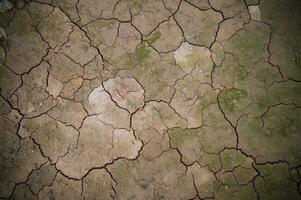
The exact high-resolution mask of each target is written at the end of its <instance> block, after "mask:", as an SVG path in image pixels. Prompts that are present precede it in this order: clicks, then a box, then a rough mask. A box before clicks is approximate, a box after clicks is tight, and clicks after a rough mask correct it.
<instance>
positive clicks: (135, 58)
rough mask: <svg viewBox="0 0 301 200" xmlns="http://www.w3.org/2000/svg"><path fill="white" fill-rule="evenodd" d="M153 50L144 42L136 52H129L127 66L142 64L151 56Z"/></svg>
mask: <svg viewBox="0 0 301 200" xmlns="http://www.w3.org/2000/svg"><path fill="white" fill-rule="evenodd" d="M150 53H151V50H150V49H149V47H148V46H147V44H146V43H142V44H141V45H140V46H139V47H138V48H137V49H136V51H135V52H134V53H130V54H129V58H128V60H127V62H126V65H127V66H130V67H133V66H135V65H137V64H141V63H142V62H144V61H145V60H146V59H147V58H148V57H149V56H150Z"/></svg>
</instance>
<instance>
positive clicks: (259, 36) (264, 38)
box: [227, 22, 270, 67]
mask: <svg viewBox="0 0 301 200" xmlns="http://www.w3.org/2000/svg"><path fill="white" fill-rule="evenodd" d="M269 35H270V32H269V28H268V26H267V25H264V24H260V23H255V22H251V23H250V24H248V25H246V26H245V27H244V29H242V30H241V31H240V32H238V33H237V34H236V35H235V36H234V37H233V38H231V39H230V41H229V43H227V44H228V45H227V49H230V51H231V52H232V53H233V54H234V55H235V57H236V58H237V60H238V62H239V63H240V64H241V65H242V66H245V67H249V66H252V65H254V64H255V63H256V62H258V61H259V60H260V59H262V58H265V57H266V56H267V55H268V50H267V47H268V43H269Z"/></svg>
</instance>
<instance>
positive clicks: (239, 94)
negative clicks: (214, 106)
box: [220, 88, 248, 112]
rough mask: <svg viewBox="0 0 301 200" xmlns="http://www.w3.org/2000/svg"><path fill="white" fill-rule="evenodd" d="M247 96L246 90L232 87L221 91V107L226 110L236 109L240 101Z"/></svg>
mask: <svg viewBox="0 0 301 200" xmlns="http://www.w3.org/2000/svg"><path fill="white" fill-rule="evenodd" d="M247 96H248V93H247V91H245V90H242V89H236V88H234V89H231V90H228V91H226V92H225V93H223V94H222V96H221V97H220V98H221V103H222V105H223V107H224V108H225V109H226V110H227V111H229V112H233V111H236V110H238V108H239V107H240V106H239V104H240V102H241V101H242V100H243V99H244V98H246V97H247Z"/></svg>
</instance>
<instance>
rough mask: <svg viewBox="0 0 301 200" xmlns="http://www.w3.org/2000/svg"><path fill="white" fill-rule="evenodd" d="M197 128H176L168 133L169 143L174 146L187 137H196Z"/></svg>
mask: <svg viewBox="0 0 301 200" xmlns="http://www.w3.org/2000/svg"><path fill="white" fill-rule="evenodd" d="M199 132H200V130H199V129H185V130H183V129H179V128H176V129H174V130H172V132H171V133H170V139H171V143H172V144H174V145H175V146H179V145H181V144H182V143H183V142H184V141H185V140H187V138H194V137H198V134H199Z"/></svg>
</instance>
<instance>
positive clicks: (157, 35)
mask: <svg viewBox="0 0 301 200" xmlns="http://www.w3.org/2000/svg"><path fill="white" fill-rule="evenodd" d="M160 37H161V32H160V31H157V32H155V33H153V34H151V35H150V36H149V37H148V38H147V39H146V42H147V43H148V44H149V45H152V44H154V43H155V42H157V41H158V40H159V39H160Z"/></svg>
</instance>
